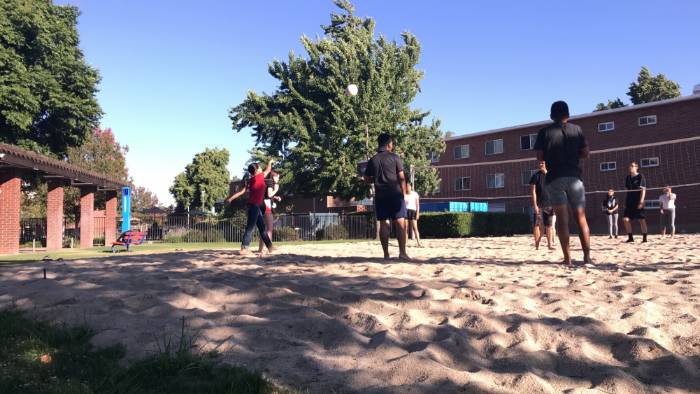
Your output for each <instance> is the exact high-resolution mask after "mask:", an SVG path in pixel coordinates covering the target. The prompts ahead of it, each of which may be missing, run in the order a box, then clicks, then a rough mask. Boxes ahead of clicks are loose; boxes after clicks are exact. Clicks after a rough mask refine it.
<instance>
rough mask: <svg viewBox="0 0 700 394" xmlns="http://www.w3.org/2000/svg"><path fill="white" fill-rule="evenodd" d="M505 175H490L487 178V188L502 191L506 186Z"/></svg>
mask: <svg viewBox="0 0 700 394" xmlns="http://www.w3.org/2000/svg"><path fill="white" fill-rule="evenodd" d="M504 181H505V175H503V174H489V175H487V176H486V187H487V188H489V189H502V188H503V187H505V186H504V183H505V182H504Z"/></svg>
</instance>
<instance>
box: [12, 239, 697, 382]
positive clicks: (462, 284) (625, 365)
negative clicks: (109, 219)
mask: <svg viewBox="0 0 700 394" xmlns="http://www.w3.org/2000/svg"><path fill="white" fill-rule="evenodd" d="M426 244H427V246H428V247H427V248H424V249H418V248H410V249H409V252H410V253H411V255H412V256H414V257H416V258H417V261H415V262H409V263H403V262H398V261H390V262H388V263H387V262H384V261H383V260H381V259H378V258H377V256H378V255H380V250H379V246H378V245H377V244H376V243H375V242H363V243H346V244H324V245H320V244H317V245H302V246H289V247H283V248H282V250H280V251H279V253H278V254H277V255H274V256H268V257H264V258H258V257H245V258H244V257H239V256H236V255H235V254H234V253H233V252H231V251H207V252H188V253H176V254H159V255H151V256H143V255H134V256H126V254H122V255H119V256H117V257H115V258H108V259H95V260H79V261H70V262H68V261H66V262H51V263H47V264H46V266H47V267H48V279H46V280H44V279H42V278H41V276H42V272H41V271H42V267H43V266H44V264H39V265H36V264H35V265H24V266H10V267H3V268H0V307H3V306H4V307H7V306H10V305H15V306H17V307H19V308H22V309H27V310H31V311H32V313H35V314H38V315H40V316H43V317H47V318H51V319H58V320H62V321H67V322H70V323H87V324H89V325H90V326H92V327H94V328H95V329H96V330H97V332H98V334H97V335H96V337H95V338H94V342H95V344H97V345H106V344H111V343H114V342H122V343H125V344H126V345H127V347H128V352H129V356H130V357H138V356H141V355H143V354H144V353H146V352H149V351H153V349H155V348H156V343H157V342H158V341H161V342H162V340H163V338H165V337H166V336H168V335H173V334H176V333H177V331H178V327H179V325H180V323H181V319H182V317H183V316H184V317H185V322H186V325H187V326H188V328H189V329H190V330H192V332H196V333H197V334H198V335H199V343H200V344H201V345H202V346H204V347H205V348H208V349H211V348H216V349H218V350H219V351H221V352H222V353H223V358H224V360H225V361H226V362H231V363H236V364H243V365H246V366H248V367H250V368H254V369H259V370H261V371H263V372H264V373H265V375H266V376H269V377H270V378H271V379H273V380H274V381H276V382H279V383H282V384H285V385H291V386H294V387H297V388H301V389H305V390H308V391H310V392H314V393H315V392H319V393H326V392H363V393H365V392H369V393H374V392H377V393H380V392H381V393H418V392H439V393H449V392H489V393H491V392H493V393H500V392H517V393H525V392H527V393H538V392H544V393H546V392H567V393H579V392H605V393H640V392H700V321H698V319H699V318H700V236H679V237H677V239H675V240H663V241H662V240H659V239H658V237H654V238H652V242H650V243H649V244H646V245H641V244H639V243H637V244H634V245H623V244H621V243H620V242H619V241H618V240H608V239H607V238H595V239H594V241H593V244H594V248H595V253H594V258H595V259H596V260H597V261H598V263H599V265H598V266H596V267H588V268H587V267H578V268H575V269H567V268H565V267H562V266H560V265H557V264H555V262H557V261H559V260H560V252H559V251H558V250H557V251H555V252H549V251H547V250H546V248H545V250H540V251H535V250H534V248H533V247H532V245H531V239H530V238H526V237H513V238H491V239H478V238H475V239H464V240H433V241H427V242H426ZM575 244H576V245H577V244H578V240H576V241H575ZM393 249H394V251H395V249H396V248H395V247H394V248H393ZM575 253H576V254H575V255H574V256H575V257H578V258H580V251H576V252H575Z"/></svg>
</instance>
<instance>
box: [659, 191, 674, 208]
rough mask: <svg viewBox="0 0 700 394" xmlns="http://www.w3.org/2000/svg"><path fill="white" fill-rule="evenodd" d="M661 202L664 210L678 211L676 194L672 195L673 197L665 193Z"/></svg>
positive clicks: (660, 199) (660, 198) (660, 197)
mask: <svg viewBox="0 0 700 394" xmlns="http://www.w3.org/2000/svg"><path fill="white" fill-rule="evenodd" d="M659 202H660V203H661V208H662V209H676V193H671V197H670V198H669V197H668V194H666V193H664V194H662V195H660V196H659Z"/></svg>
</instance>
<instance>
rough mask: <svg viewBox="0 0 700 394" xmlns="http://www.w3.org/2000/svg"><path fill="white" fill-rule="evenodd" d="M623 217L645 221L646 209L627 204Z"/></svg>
mask: <svg viewBox="0 0 700 394" xmlns="http://www.w3.org/2000/svg"><path fill="white" fill-rule="evenodd" d="M622 217H623V218H628V219H644V218H645V217H644V207H642V209H639V208H637V205H632V204H627V205H625V212H624V213H623V215H622Z"/></svg>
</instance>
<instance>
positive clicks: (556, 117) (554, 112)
mask: <svg viewBox="0 0 700 394" xmlns="http://www.w3.org/2000/svg"><path fill="white" fill-rule="evenodd" d="M549 117H550V118H551V119H552V120H553V121H555V122H561V121H562V120H564V119H567V118H568V117H569V105H568V104H566V101H555V102H553V103H552V108H551V110H550V112H549Z"/></svg>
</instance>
